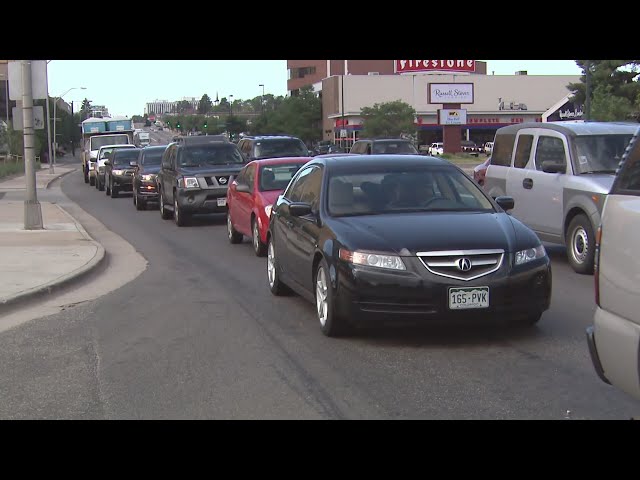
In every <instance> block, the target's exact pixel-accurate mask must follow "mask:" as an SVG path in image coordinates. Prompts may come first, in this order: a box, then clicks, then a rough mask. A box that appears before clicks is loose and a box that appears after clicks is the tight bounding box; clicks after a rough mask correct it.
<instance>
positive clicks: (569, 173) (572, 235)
mask: <svg viewBox="0 0 640 480" xmlns="http://www.w3.org/2000/svg"><path fill="white" fill-rule="evenodd" d="M637 128H638V124H637V123H616V122H576V123H573V122H549V123H535V122H534V123H521V124H517V125H510V126H508V127H503V128H500V129H498V131H497V132H496V136H495V140H494V144H493V152H492V155H491V165H489V167H488V168H487V172H486V176H485V181H484V187H483V189H484V190H485V192H487V193H488V194H489V195H491V196H492V197H498V196H501V195H508V196H511V197H513V198H514V200H515V208H514V209H513V210H512V212H511V214H512V215H513V216H514V217H516V218H517V219H518V220H520V221H521V222H523V223H525V224H526V225H527V226H528V227H530V228H531V229H533V230H534V231H535V232H536V234H537V235H538V237H540V239H541V240H542V241H546V242H551V243H560V244H563V245H566V247H567V257H568V260H569V263H570V265H571V267H572V268H573V269H574V270H575V271H576V272H578V273H584V274H592V273H593V266H594V253H595V232H596V230H597V228H598V226H599V225H600V220H601V218H600V216H601V214H602V208H603V206H604V201H605V199H606V196H607V194H608V193H609V190H610V189H611V185H612V184H613V180H614V176H615V172H616V168H617V166H618V164H619V162H620V159H621V158H622V155H623V153H624V151H625V149H626V147H627V145H628V144H629V141H630V140H631V138H632V136H633V134H634V133H635V131H636V130H637Z"/></svg>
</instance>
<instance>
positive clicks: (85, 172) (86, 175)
mask: <svg viewBox="0 0 640 480" xmlns="http://www.w3.org/2000/svg"><path fill="white" fill-rule="evenodd" d="M82 176H83V177H84V183H89V172H88V171H87V170H85V169H84V168H83V169H82Z"/></svg>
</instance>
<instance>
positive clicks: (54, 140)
mask: <svg viewBox="0 0 640 480" xmlns="http://www.w3.org/2000/svg"><path fill="white" fill-rule="evenodd" d="M71 90H86V87H71V88H70V89H69V90H67V91H66V92H64V93H63V94H61V95H58V96H57V97H53V98H54V100H53V163H52V164H51V166H50V170H52V169H53V168H54V166H55V164H56V150H57V148H56V146H57V145H58V141H57V140H58V139H57V137H56V107H57V105H58V100H59V99H61V98H62V97H64V96H65V95H66V94H67V93H69V92H70V91H71ZM47 101H48V100H47Z"/></svg>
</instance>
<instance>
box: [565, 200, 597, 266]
mask: <svg viewBox="0 0 640 480" xmlns="http://www.w3.org/2000/svg"><path fill="white" fill-rule="evenodd" d="M565 245H566V247H567V258H568V260H569V264H570V265H571V268H573V270H574V271H575V272H576V273H580V274H583V275H592V274H593V266H594V260H595V249H596V248H595V247H596V243H595V235H594V233H593V227H592V226H591V222H590V221H589V218H587V216H586V215H584V214H582V213H581V214H579V215H576V216H575V217H573V219H572V220H571V222H570V223H569V228H567V233H566V237H565Z"/></svg>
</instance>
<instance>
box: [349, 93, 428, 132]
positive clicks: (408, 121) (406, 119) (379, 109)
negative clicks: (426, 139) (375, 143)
mask: <svg viewBox="0 0 640 480" xmlns="http://www.w3.org/2000/svg"><path fill="white" fill-rule="evenodd" d="M361 114H362V116H363V117H364V128H363V130H362V137H399V136H400V135H402V134H405V135H414V134H415V132H416V126H415V123H414V122H415V115H416V111H415V110H414V108H413V107H412V106H411V105H409V104H408V103H405V102H402V101H400V100H396V101H393V102H385V103H376V104H374V105H373V107H364V108H363V109H362V110H361Z"/></svg>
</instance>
